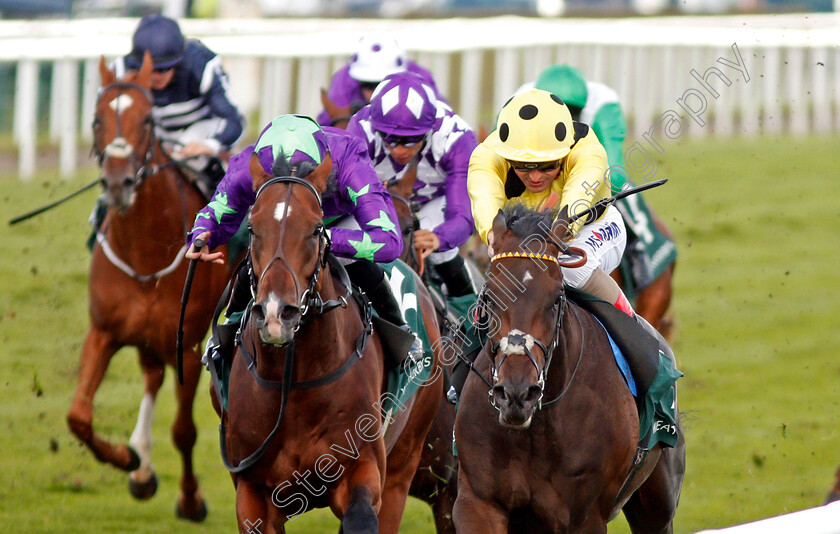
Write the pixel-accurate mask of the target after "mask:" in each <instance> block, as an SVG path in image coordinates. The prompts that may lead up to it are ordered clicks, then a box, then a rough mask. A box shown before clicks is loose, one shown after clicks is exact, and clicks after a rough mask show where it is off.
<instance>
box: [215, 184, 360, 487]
mask: <svg viewBox="0 0 840 534" xmlns="http://www.w3.org/2000/svg"><path fill="white" fill-rule="evenodd" d="M277 183H291V184H300V185H305V186H306V187H307V188H308V189H309V191H310V192H312V194H314V195H315V197H316V198H317V199H318V205H319V207H320V206H321V196H320V195H319V194H318V191H317V190H316V189H315V188H314V187H313V186H312V184H310V183H309V182H307V181H306V180H303V179H301V178H297V177H294V176H280V177H275V178H272V179H270V180H268V181H267V182H266V183H265V184H263V185H262V186H261V187H260V188H259V189H258V190H257V194H256V197H257V198H259V196H260V194H261V193H262V192H263V191H265V189H266V187H268V186H270V185H273V184H277ZM255 203H256V200H255ZM319 234H320V239H319V245H318V261H317V263H316V267H315V272H314V273H313V275H312V280H311V281H310V284H309V287H307V289H306V290H305V291H304V292H303V294H302V295H301V301H302V302H303V309H302V311H301V322H300V324H299V325H298V328H300V326H302V325H303V324H304V321H305V320H306V319H307V318H312V317H313V314H310V313H309V312H310V311H315V312H316V313H315V315H323V314H325V313H328V312H330V311H332V310H334V309H336V308H338V307H342V308H347V299H348V298H354V299H355V300H356V302H357V304H358V305H359V308H360V309H361V310H362V313H363V317H362V319H363V324H364V329H363V330H362V332H361V333H360V334H359V335H358V336H357V337H356V340H355V343H354V348H353V352H351V353H350V355H349V356H348V357H347V359H346V360H345V361H344V363H343V364H341V366H339V367H338V368H337V369H336V370H334V371H332V372H330V373H328V374H326V375H324V376H321V377H319V378H316V379H312V380H304V381H298V382H295V381H293V374H294V370H295V358H296V354H295V342H294V341H292V342H291V343H290V344H289V345H287V347H286V351H285V359H286V361H285V362H284V368H283V379H282V380H279V381H278V380H267V379H265V378H263V377H261V376H260V375H259V373H258V371H257V358H256V356H255V354H257V353H258V352H259V345H257V343H256V341H255V337H256V334H255V332H254V325H253V323H252V322H251V321H250V315H251V308H252V305H253V300H252V301H251V304H250V305H249V306H248V307H247V308H246V310H245V313H244V315H243V316H242V324H243V325H244V326H243V327H242V329H243V330H244V328H248V329H249V330H248V333H249V336H248V337H249V338H250V340H251V350H250V351H249V350H248V349H246V348H245V343H244V340H243V339H242V338H243V335H244V333H243V332H242V330H240V332H238V333H237V341H238V344H239V345H240V354H241V355H242V358H243V360H244V363H245V365H246V367H247V368H248V371H249V372H250V373H251V376H252V377H253V378H254V381H255V382H256V383H257V384H258V385H259V386H260V387H262V388H263V389H272V390H275V391H280V395H281V397H280V399H281V400H280V410H279V412H278V414H277V420H276V422H275V423H274V428H273V429H272V430H271V432H269V434H268V436H266V438H265V439H264V440H263V442H262V444H261V445H260V446H259V447H258V448H257V449H256V450H255V451H254V452H252V453H251V454H250V455H248V456H247V457H245V458H244V459H243V460H242V461H240V462H239V463H238V464H237V465H233V463H232V462H231V461H230V458H229V456H228V452H227V446H226V443H227V431H226V428H225V424H224V419H222V423H221V424H220V425H219V446H220V448H221V453H222V461H223V462H224V464H225V467H226V468H227V469H228V471H230V472H231V473H233V474H238V473H241V472H243V471H245V470H246V469H248V468H249V467H251V466H252V465H254V464H255V463H256V462H257V461H259V460H260V458H262V456H263V455H264V454H265V452H266V450H268V447H269V445H270V444H271V442H272V441H273V439H274V437H275V435H276V434H277V432H278V431H279V429H280V424H281V422H282V420H283V415H284V413H285V411H286V406H287V404H288V399H289V394H290V393H291V391H292V390H301V389H312V388H317V387H321V386H325V385H328V384H331V383H333V382H335V381H337V380H338V379H340V378H341V377H342V376H344V375H345V374H346V373H347V372H348V371H349V370H350V369H351V368H352V367H353V365H354V364H355V363H356V362H357V361H359V360H360V359H361V358H362V356H363V353H364V351H365V349H366V347H367V344H368V341H369V340H370V336H371V335H372V334H373V322H372V315H373V313H372V311H371V306H370V302H369V301H368V300H367V297H365V296H364V294H362V293H361V292H359V291H355V292H354V291H353V290H352V284H351V282H350V276H349V275H348V274H347V270H346V269H345V268H344V266H343V265H341V263H340V262H339V261H338V260H336V259H335V258H334V257H333V256H330V255H329V249H330V240H329V235H328V234H327V233H326V229H325V228H324V227H323V225H322V226H320V227H319ZM279 251H280V246H279V245H278V252H277V253H275V256H274V258H272V260H271V262H269V264H268V265H267V266H266V268H265V269H264V270H263V272H262V274H260V280H261V279H262V278H263V276H265V273H266V272H267V271H268V268H269V267H270V266H271V264H272V263H273V262H274V260H275V259H282V258H281V256H278V254H279ZM327 265H329V266H330V270H334V271H335V272H336V273H337V274H338V277H339V280H340V281H341V283H342V284H343V285H344V287H345V289H346V294H345V295H343V296H340V297H339V298H338V299H331V300H327V301H324V300H323V299H322V298H321V295H320V294H319V293H318V292H317V291H316V290H315V286H316V285H317V283H318V278H319V276H320V273H321V269H322V268H324V267H326V266H327ZM250 271H251V280H252V287H251V291H252V294H255V293H256V291H255V287H256V286H255V285H253V284H254V274H253V269H251V270H250ZM292 274H293V276H295V286H296V287H299V284H298V281H297V276H296V275H295V274H294V273H292ZM219 311H220V310H219V309H217V318H218V312H219ZM214 322H215V321H214ZM210 370H211V373H212V375H213V382H214V384H217V383H218V376H217V374H216V369H215V366H214V365H210ZM220 405H221V404H220Z"/></svg>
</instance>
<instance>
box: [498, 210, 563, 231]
mask: <svg viewBox="0 0 840 534" xmlns="http://www.w3.org/2000/svg"><path fill="white" fill-rule="evenodd" d="M559 213H560V212H559V210H558V209H556V208H555V209H551V210H546V211H536V210H534V209H531V208H529V207H527V206H525V205H524V204H519V203H517V204H513V205H512V206H508V207H506V208H505V209H504V214H505V223H506V225H507V228H508V230H511V231H512V232H513V233H514V235H516V236H517V237H522V238H525V237H529V236H537V237H542V238H547V237H548V232H549V231H550V230H551V225H552V223H553V222H554V220H555V219H556V218H557V216H558V215H559Z"/></svg>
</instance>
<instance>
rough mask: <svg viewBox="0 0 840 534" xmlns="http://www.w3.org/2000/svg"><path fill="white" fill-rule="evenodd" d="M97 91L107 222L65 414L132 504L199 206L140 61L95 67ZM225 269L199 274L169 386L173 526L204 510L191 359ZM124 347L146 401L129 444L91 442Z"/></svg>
mask: <svg viewBox="0 0 840 534" xmlns="http://www.w3.org/2000/svg"><path fill="white" fill-rule="evenodd" d="M99 71H100V74H101V76H102V88H101V90H100V93H99V99H98V101H97V104H96V117H95V120H94V146H93V151H94V153H95V154H96V155H97V157H98V158H99V164H100V167H101V171H102V184H103V187H104V189H105V203H106V204H107V206H108V215H107V217H106V218H105V221H104V223H103V225H102V228H101V231H100V233H99V235H98V236H97V239H98V245H97V246H95V247H94V249H93V257H92V260H91V268H90V283H89V295H90V296H89V298H90V327H89V329H88V332H87V336H86V337H85V341H84V345H83V347H82V358H81V363H80V364H79V378H78V385H77V387H76V393H75V396H74V398H73V404H72V406H71V408H70V411H69V413H68V414H67V422H68V424H69V425H70V429H71V430H72V431H73V433H75V434H76V435H77V436H78V437H79V439H81V440H82V441H83V442H84V443H85V444H86V445H87V446H88V447H89V448H90V450H91V451H92V452H93V454H94V455H95V456H96V458H97V459H98V460H99V461H102V462H107V463H109V464H111V465H113V466H115V467H117V468H119V469H123V470H125V471H130V472H131V475H130V480H129V487H130V489H131V492H132V494H133V495H134V496H135V497H137V498H139V499H146V498H149V497H151V496H152V495H154V493H155V490H156V487H157V478H156V476H155V473H154V470H153V468H152V463H151V457H150V450H151V429H152V414H153V411H154V405H155V396H156V395H157V392H158V390H159V389H160V387H161V384H162V383H163V377H164V367H165V366H166V365H167V364H168V365H174V364H175V334H176V330H177V328H178V318H179V310H180V298H181V293H182V290H183V287H184V278H185V276H186V271H187V262H186V261H182V258H183V256H184V249H183V247H184V239H185V236H186V230H187V229H189V228H190V226H191V224H192V221H193V219H194V217H195V214H196V211H198V210H199V209H200V208H201V207H202V206H203V205H204V204H205V201H204V199H203V198H202V196H201V194H200V193H199V192H198V190H197V189H196V188H195V187H194V186H193V185H191V184H190V183H188V182H187V181H186V180H185V178H184V176H183V175H182V174H181V173H180V171H179V170H178V169H177V167H176V166H175V165H174V164H173V162H172V161H171V160H170V159H169V157H168V156H167V155H166V154H164V152H163V151H162V150H161V146H160V143H159V141H158V139H157V138H156V137H155V134H154V123H153V120H152V97H151V93H150V84H149V80H150V75H151V71H152V62H151V59H150V58H149V57H148V54H147V57H145V58H144V62H143V66H142V67H141V69H140V71H139V72H137V73H136V74H132V75H129V76H128V77H126V78H125V79H122V80H117V79H116V77H115V75H114V73H113V72H111V71H110V70H108V69H107V67H106V66H105V60H104V58H103V59H102V60H101V61H100V64H99ZM227 276H228V274H227V270H226V268H225V267H224V266H219V265H207V266H203V267H202V268H201V269H199V270H198V272H197V274H196V276H195V281H194V286H195V287H194V288H193V295H194V298H193V301H191V302H190V306H189V309H188V310H187V314H186V318H185V323H184V330H185V336H184V341H185V343H184V345H185V347H186V350H185V359H184V384H183V385H179V384H177V383H176V384H175V389H176V397H177V399H178V410H177V414H176V416H175V421H174V423H173V425H172V438H173V440H174V442H175V445H176V446H177V447H178V450H179V451H180V453H181V457H182V461H183V474H182V477H181V481H180V482H181V495H180V496H179V498H178V503H177V513H178V515H179V517H185V518H188V519H191V520H195V521H200V520H202V519H204V517H205V516H206V514H207V509H206V506H205V503H204V500H203V498H202V497H201V494H200V493H199V491H198V481H197V480H196V477H195V475H194V473H193V465H192V448H193V445H194V444H195V440H196V428H195V424H194V423H193V419H192V407H193V399H194V397H195V388H196V384H197V383H198V378H199V372H200V370H201V364H200V362H199V357H198V355H197V353H196V347H198V345H199V343H200V342H201V340H202V338H203V337H204V335H205V333H206V332H207V327H208V325H209V323H210V319H211V317H212V309H213V306H214V304H215V302H216V300H218V298H219V296H220V294H221V292H222V290H223V288H224V286H225V282H226V278H227ZM124 346H134V347H137V350H138V351H139V353H140V366H141V367H142V369H143V377H144V381H145V393H144V396H143V400H142V402H141V404H140V414H139V417H138V421H137V427H136V428H135V430H134V433H133V434H132V435H131V439H130V440H129V443H128V444H119V445H116V444H113V443H110V442H109V441H107V440H106V439H105V438H104V437H102V436H100V435H98V434H96V432H95V431H94V427H93V400H94V395H95V394H96V390H97V388H98V387H99V384H100V383H101V381H102V378H103V376H104V375H105V370H106V369H107V368H108V363H109V362H110V359H111V356H113V355H114V353H115V352H116V351H117V350H119V349H120V348H121V347H124Z"/></svg>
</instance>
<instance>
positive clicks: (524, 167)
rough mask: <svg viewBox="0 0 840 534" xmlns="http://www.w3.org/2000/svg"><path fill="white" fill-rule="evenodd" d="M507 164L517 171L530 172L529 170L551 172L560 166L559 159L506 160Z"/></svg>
mask: <svg viewBox="0 0 840 534" xmlns="http://www.w3.org/2000/svg"><path fill="white" fill-rule="evenodd" d="M508 164H510V166H511V167H512V168H513V170H515V171H518V172H530V171H539V172H551V171H553V170H554V169H556V168H557V167H559V166H560V161H559V160H558V161H548V162H545V161H537V162H528V161H508Z"/></svg>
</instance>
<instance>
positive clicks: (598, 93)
mask: <svg viewBox="0 0 840 534" xmlns="http://www.w3.org/2000/svg"><path fill="white" fill-rule="evenodd" d="M535 87H536V88H537V89H542V90H544V91H548V92H550V93H554V94H555V95H557V96H559V97H560V98H561V99H562V100H563V101H564V102H565V103H566V105H567V106H568V107H569V111H570V112H571V113H572V119H573V120H576V121H580V122H583V123H584V124H588V125H589V126H590V127H591V128H592V130H593V131H594V132H595V135H596V136H598V140H599V141H601V144H602V145H604V149H605V150H606V151H607V161H608V162H609V166H610V182H611V186H612V193H613V194H615V193H618V192H619V191H620V190H622V189H624V188H627V187H630V186H632V184H631V183H630V177H629V174H628V173H627V170H626V167H625V165H624V151H623V143H624V137H625V133H626V131H627V124H626V123H625V121H624V113H623V112H622V110H621V103H620V102H619V101H618V95H617V94H616V92H615V91H614V90H612V89H611V88H609V87H607V86H606V85H604V84H602V83H597V82H588V81H586V80H585V79H584V77H583V73H581V72H580V71H579V70H578V69H576V68H574V67H572V66H570V65H552V66H550V67H548V68H546V69H545V70H544V71H543V72H542V74H540V76H539V78H537V81H536V82H535ZM615 207H616V208H617V209H618V211H619V213H621V215H622V217H623V218H624V223H625V225H626V226H627V247H626V253H625V255H624V258H625V260H626V261H627V262H629V266H628V267H629V271H630V273H632V276H629V277H628V276H625V277H624V278H625V280H626V283H630V284H631V287H635V288H636V289H641V288H643V287H645V286H647V285H648V284H650V283H651V282H652V281H653V280H655V279H656V278H657V277H658V276H659V275H660V274H662V271H663V270H664V269H665V268H666V267H667V266H668V265H670V264H671V263H673V262H674V260H676V256H677V249H676V247H675V245H674V243H673V241H672V240H671V239H670V238H668V237H667V236H666V235H664V234H663V233H662V232H660V231H659V229H658V228H657V227H656V225H655V224H654V223H653V220H652V219H651V216H650V211H649V210H648V207H647V205H646V204H645V200H644V198H643V197H642V195H641V194H635V195H631V196H629V197H626V198H623V199H621V200H619V201H617V202H616V203H615ZM628 274H629V273H628ZM628 278H632V280H628ZM630 293H631V294H632V293H633V291H630Z"/></svg>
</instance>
